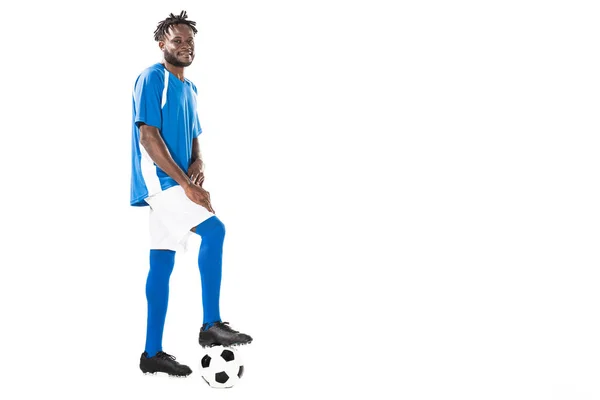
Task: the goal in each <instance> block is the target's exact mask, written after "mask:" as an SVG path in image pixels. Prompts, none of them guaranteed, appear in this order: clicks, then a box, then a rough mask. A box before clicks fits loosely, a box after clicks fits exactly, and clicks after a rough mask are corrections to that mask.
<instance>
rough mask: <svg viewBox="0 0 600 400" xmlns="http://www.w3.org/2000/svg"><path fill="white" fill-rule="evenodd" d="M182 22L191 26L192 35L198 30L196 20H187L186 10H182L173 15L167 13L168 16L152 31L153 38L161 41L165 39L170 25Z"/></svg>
mask: <svg viewBox="0 0 600 400" xmlns="http://www.w3.org/2000/svg"><path fill="white" fill-rule="evenodd" d="M177 24H184V25H187V26H189V27H190V28H192V32H194V35H195V34H196V33H197V32H198V30H197V29H196V22H194V21H188V20H187V12H185V11H182V12H181V14H179V15H173V13H171V14H169V18H167V19H165V20H164V21H160V22H159V23H158V26H157V27H156V30H155V31H154V40H156V41H157V42H158V41H161V40H164V39H165V35H166V34H167V32H168V31H169V28H170V27H171V25H177Z"/></svg>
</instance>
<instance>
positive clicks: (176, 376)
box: [142, 370, 191, 378]
mask: <svg viewBox="0 0 600 400" xmlns="http://www.w3.org/2000/svg"><path fill="white" fill-rule="evenodd" d="M142 372H143V373H144V375H158V374H163V375H166V376H168V377H170V378H187V377H188V376H190V375H191V373H190V374H187V375H183V374H182V375H177V374H169V373H168V372H164V371H144V370H142Z"/></svg>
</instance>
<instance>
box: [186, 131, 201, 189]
mask: <svg viewBox="0 0 600 400" xmlns="http://www.w3.org/2000/svg"><path fill="white" fill-rule="evenodd" d="M187 174H188V176H189V177H190V179H191V182H192V183H193V184H195V185H198V186H202V183H204V161H203V160H202V153H201V152H200V141H199V140H198V137H196V138H194V141H193V142H192V160H191V162H190V166H189V168H188V171H187Z"/></svg>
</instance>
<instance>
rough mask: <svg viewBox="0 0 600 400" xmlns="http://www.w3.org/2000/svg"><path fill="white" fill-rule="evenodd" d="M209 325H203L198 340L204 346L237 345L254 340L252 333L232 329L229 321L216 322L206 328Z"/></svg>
mask: <svg viewBox="0 0 600 400" xmlns="http://www.w3.org/2000/svg"><path fill="white" fill-rule="evenodd" d="M207 325H208V324H204V325H202V329H201V330H200V335H199V337H198V342H199V343H200V346H202V347H212V346H237V345H242V344H250V343H251V342H252V338H251V337H250V335H246V334H245V333H240V332H238V331H236V330H234V329H232V328H231V327H230V326H229V322H215V323H214V324H213V325H212V326H211V327H210V328H208V329H206V326H207Z"/></svg>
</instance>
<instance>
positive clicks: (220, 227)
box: [211, 216, 225, 238]
mask: <svg viewBox="0 0 600 400" xmlns="http://www.w3.org/2000/svg"><path fill="white" fill-rule="evenodd" d="M211 235H214V236H218V237H220V238H224V237H225V224H224V223H223V221H221V220H220V219H219V218H218V217H217V216H214V217H213V224H212V229H211Z"/></svg>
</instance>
